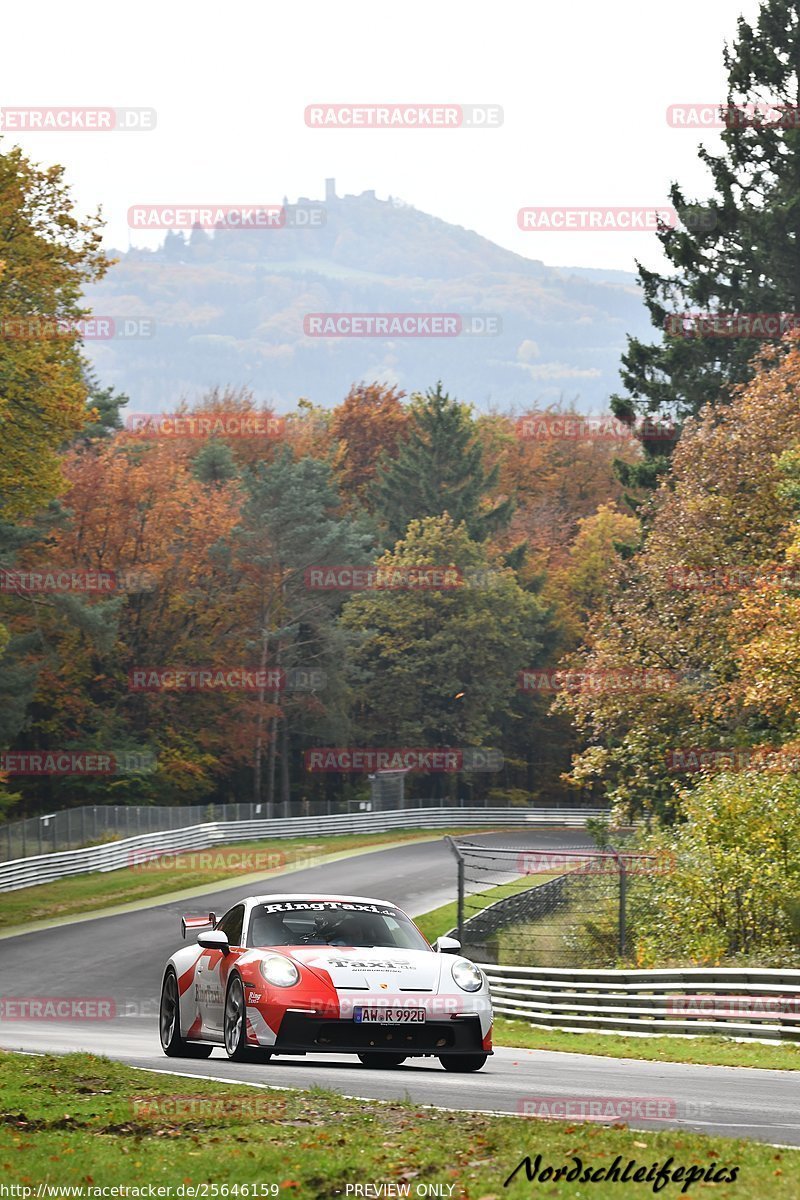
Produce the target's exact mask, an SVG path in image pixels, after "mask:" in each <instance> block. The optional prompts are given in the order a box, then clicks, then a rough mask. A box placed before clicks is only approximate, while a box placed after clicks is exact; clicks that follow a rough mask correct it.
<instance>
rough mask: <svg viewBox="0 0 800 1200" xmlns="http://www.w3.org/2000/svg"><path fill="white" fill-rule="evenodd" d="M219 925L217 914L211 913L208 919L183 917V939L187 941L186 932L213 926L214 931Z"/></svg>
mask: <svg viewBox="0 0 800 1200" xmlns="http://www.w3.org/2000/svg"><path fill="white" fill-rule="evenodd" d="M216 923H217V914H216V913H213V912H210V913H209V914H208V916H207V917H188V916H187V917H181V937H182V938H183V940H184V941H186V931H187V930H192V931H194V930H195V929H205V928H207V926H209V925H210V926H211V928H212V929H213V928H214V926H215V925H216Z"/></svg>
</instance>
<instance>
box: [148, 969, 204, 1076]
mask: <svg viewBox="0 0 800 1200" xmlns="http://www.w3.org/2000/svg"><path fill="white" fill-rule="evenodd" d="M158 1032H159V1035H160V1037H161V1049H162V1050H163V1051H164V1053H165V1054H166V1055H167V1056H168V1057H169V1058H208V1056H209V1054H210V1053H211V1049H212V1048H211V1046H204V1045H202V1043H200V1042H187V1041H186V1038H184V1037H182V1036H181V1021H180V1006H179V1002H178V977H177V975H176V974H175V971H174V970H173V968H172V967H170V968H169V969H168V970H167V973H166V975H165V976H164V982H163V983H162V985H161V1003H160V1004H159V1008H158Z"/></svg>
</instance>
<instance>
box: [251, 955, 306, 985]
mask: <svg viewBox="0 0 800 1200" xmlns="http://www.w3.org/2000/svg"><path fill="white" fill-rule="evenodd" d="M258 967H259V970H260V971H261V974H262V975H263V976H264V978H265V979H266V981H267V983H271V984H273V985H274V986H275V987H292V985H293V984H295V983H297V981H298V979H299V978H300V972H299V971H298V969H297V967H296V966H295V965H294V963H293V962H292V960H291V959H290V958H284V957H283V955H282V954H273V955H271V957H270V958H262V959H261V960H260V961H259V964H258Z"/></svg>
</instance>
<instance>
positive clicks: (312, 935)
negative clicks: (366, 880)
mask: <svg viewBox="0 0 800 1200" xmlns="http://www.w3.org/2000/svg"><path fill="white" fill-rule="evenodd" d="M247 944H248V945H249V946H361V947H372V946H387V947H391V948H393V949H398V950H430V946H429V945H428V943H427V942H426V941H425V939H424V938H423V936H422V934H421V933H420V932H419V930H418V929H417V927H416V926H415V925H414V924H413V922H412V921H410V920H409V919H408V917H407V916H406V915H405V913H402V912H400V910H399V909H397V908H394V907H393V906H392V905H391V904H372V903H369V902H368V901H364V902H360V901H355V900H354V901H350V902H347V901H337V900H278V901H270V902H267V903H264V904H259V905H256V907H255V908H254V909H253V911H252V914H251V916H250V934H249V937H248V940H247Z"/></svg>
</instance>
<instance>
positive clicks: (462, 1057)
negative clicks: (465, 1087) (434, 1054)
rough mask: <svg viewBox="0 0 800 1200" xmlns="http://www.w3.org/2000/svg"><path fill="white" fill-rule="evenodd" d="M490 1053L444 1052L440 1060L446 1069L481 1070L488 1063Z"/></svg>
mask: <svg viewBox="0 0 800 1200" xmlns="http://www.w3.org/2000/svg"><path fill="white" fill-rule="evenodd" d="M488 1057H489V1055H488V1054H443V1055H441V1057H440V1058H439V1062H440V1063H441V1064H442V1066H443V1067H444V1069H445V1071H458V1072H462V1073H463V1072H466V1071H480V1069H481V1067H483V1066H485V1065H486V1060H487V1058H488Z"/></svg>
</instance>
